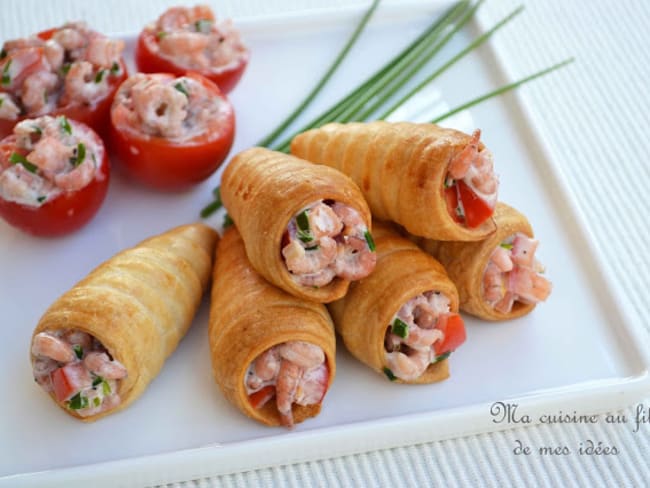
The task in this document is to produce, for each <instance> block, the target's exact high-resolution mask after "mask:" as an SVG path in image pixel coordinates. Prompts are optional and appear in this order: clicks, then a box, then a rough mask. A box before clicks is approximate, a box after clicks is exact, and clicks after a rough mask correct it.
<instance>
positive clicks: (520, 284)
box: [508, 266, 552, 303]
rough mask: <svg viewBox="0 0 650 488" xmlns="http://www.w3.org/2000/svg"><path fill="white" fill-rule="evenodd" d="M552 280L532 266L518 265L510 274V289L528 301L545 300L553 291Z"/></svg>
mask: <svg viewBox="0 0 650 488" xmlns="http://www.w3.org/2000/svg"><path fill="white" fill-rule="evenodd" d="M551 287H552V285H551V282H550V281H548V280H547V279H546V278H544V277H543V276H541V275H539V274H538V273H536V272H535V271H534V270H532V269H531V268H524V267H519V266H517V267H516V268H515V269H513V270H512V271H511V272H510V273H509V275H508V290H509V291H511V292H512V293H514V294H516V295H517V297H518V299H519V300H521V301H524V302H527V303H537V302H541V301H544V300H546V299H547V298H548V296H549V295H550V293H551Z"/></svg>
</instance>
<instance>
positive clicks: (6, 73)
mask: <svg viewBox="0 0 650 488" xmlns="http://www.w3.org/2000/svg"><path fill="white" fill-rule="evenodd" d="M12 61H13V59H10V60H9V61H7V64H5V67H4V68H3V70H2V84H3V85H8V84H9V83H11V75H10V74H9V66H11V62H12Z"/></svg>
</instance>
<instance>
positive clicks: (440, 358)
mask: <svg viewBox="0 0 650 488" xmlns="http://www.w3.org/2000/svg"><path fill="white" fill-rule="evenodd" d="M450 354H451V351H447V352H443V353H442V354H440V355H439V356H436V359H434V361H433V362H434V363H437V362H439V361H444V360H445V359H447V358H448V357H449V355H450Z"/></svg>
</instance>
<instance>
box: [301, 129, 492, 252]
mask: <svg viewBox="0 0 650 488" xmlns="http://www.w3.org/2000/svg"><path fill="white" fill-rule="evenodd" d="M479 138H480V131H476V132H475V133H474V134H473V135H471V136H470V135H468V134H465V133H463V132H460V131H457V130H453V129H445V128H442V127H439V126H437V125H434V124H416V123H410V122H398V123H394V122H383V121H376V122H370V123H357V122H355V123H348V124H339V123H331V124H326V125H324V126H322V127H320V128H318V129H312V130H309V131H306V132H303V133H302V134H298V135H297V136H296V137H295V138H294V139H293V141H292V142H291V153H292V154H294V155H296V156H298V157H300V158H304V159H307V160H309V161H312V162H314V163H317V164H322V165H327V166H329V167H332V168H336V169H338V170H339V171H341V172H343V173H345V174H346V175H348V176H349V177H350V178H352V179H353V180H354V182H355V183H356V184H357V185H359V187H360V188H361V191H362V192H363V194H364V196H365V198H366V200H367V201H368V205H369V206H370V210H371V212H372V215H373V217H374V218H377V219H381V220H387V221H393V222H396V223H398V224H400V225H401V226H403V227H404V228H405V229H406V230H407V231H408V232H410V233H411V234H413V235H417V236H422V237H427V238H430V239H438V240H459V241H477V240H481V239H484V238H485V237H487V236H488V235H489V234H491V233H492V232H494V229H495V224H494V222H493V220H492V219H491V218H490V216H491V214H492V212H493V209H494V204H495V203H496V194H497V189H498V181H497V179H496V175H495V174H494V171H493V165H492V156H491V154H490V152H489V151H488V150H487V149H486V148H485V146H484V145H483V143H481V142H480V141H479ZM477 195H478V196H477ZM479 196H480V197H481V198H479ZM461 198H462V200H461ZM459 201H462V202H463V204H464V205H459ZM463 209H465V210H467V211H466V212H464V211H463Z"/></svg>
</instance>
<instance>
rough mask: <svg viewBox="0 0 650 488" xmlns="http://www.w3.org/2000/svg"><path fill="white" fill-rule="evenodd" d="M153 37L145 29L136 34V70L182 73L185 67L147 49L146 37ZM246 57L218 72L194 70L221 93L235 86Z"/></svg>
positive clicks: (245, 64)
mask: <svg viewBox="0 0 650 488" xmlns="http://www.w3.org/2000/svg"><path fill="white" fill-rule="evenodd" d="M153 37H154V34H152V33H151V32H148V31H147V30H143V31H142V32H140V35H139V36H138V42H137V43H136V46H135V65H136V66H137V68H138V71H141V72H142V73H172V74H175V75H176V76H182V75H184V74H185V73H186V72H187V71H188V69H187V68H183V67H181V66H179V65H177V64H176V63H174V62H172V61H170V60H168V59H166V58H163V57H162V56H160V55H158V54H157V53H154V52H152V51H151V49H149V46H148V44H147V41H146V39H148V40H149V41H150V42H156V41H155V40H154V39H153ZM248 58H249V54H248V52H247V53H246V56H244V57H242V59H241V61H240V62H239V63H237V64H236V65H235V66H233V67H232V68H230V69H227V70H222V71H219V72H212V71H207V70H201V71H196V72H197V73H199V74H200V75H202V76H204V77H205V78H208V79H209V80H210V81H212V82H213V83H214V84H215V85H217V86H218V87H219V89H220V90H221V91H222V93H224V94H225V93H229V92H230V91H232V89H233V88H235V86H236V85H237V83H238V82H239V80H240V79H241V77H242V75H243V74H244V70H245V68H246V66H247V65H248Z"/></svg>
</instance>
